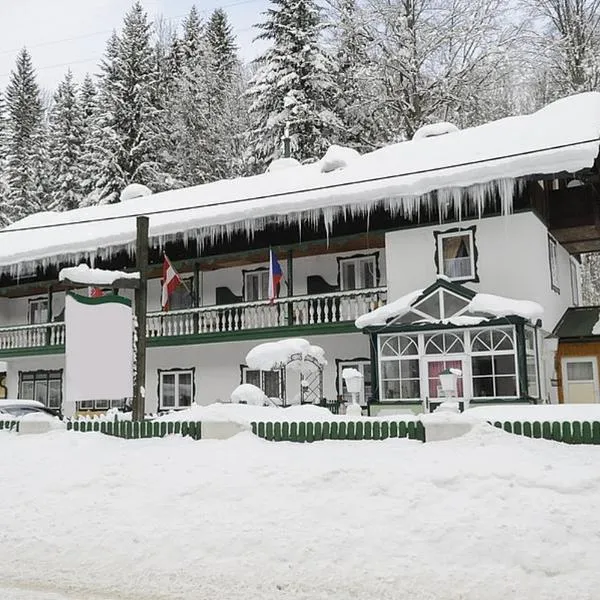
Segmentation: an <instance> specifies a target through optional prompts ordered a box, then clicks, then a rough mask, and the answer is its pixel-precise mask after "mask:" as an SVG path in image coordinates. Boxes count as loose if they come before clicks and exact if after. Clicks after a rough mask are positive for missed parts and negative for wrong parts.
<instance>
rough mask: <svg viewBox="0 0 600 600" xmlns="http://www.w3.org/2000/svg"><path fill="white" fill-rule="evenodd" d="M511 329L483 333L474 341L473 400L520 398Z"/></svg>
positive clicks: (473, 338)
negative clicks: (518, 396)
mask: <svg viewBox="0 0 600 600" xmlns="http://www.w3.org/2000/svg"><path fill="white" fill-rule="evenodd" d="M514 348H515V345H514V339H513V332H512V330H511V329H484V330H482V331H479V332H473V335H472V338H471V353H472V356H471V371H472V374H473V397H474V398H507V397H511V398H512V397H515V396H517V366H516V356H515V349H514Z"/></svg>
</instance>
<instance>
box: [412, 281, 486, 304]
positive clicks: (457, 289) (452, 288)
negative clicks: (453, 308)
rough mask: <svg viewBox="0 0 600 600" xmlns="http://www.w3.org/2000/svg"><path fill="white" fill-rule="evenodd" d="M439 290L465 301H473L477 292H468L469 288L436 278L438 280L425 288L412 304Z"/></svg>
mask: <svg viewBox="0 0 600 600" xmlns="http://www.w3.org/2000/svg"><path fill="white" fill-rule="evenodd" d="M440 288H444V289H445V290H448V291H449V292H453V293H455V294H456V295H457V296H462V297H463V298H464V299H465V300H473V298H474V297H475V295H476V294H477V292H474V291H473V290H470V289H469V288H467V287H465V286H464V285H461V284H460V283H458V282H455V281H446V279H443V278H441V277H438V279H436V280H435V281H434V282H433V283H432V284H431V285H430V286H429V287H427V288H425V289H424V290H423V293H422V294H421V295H420V296H419V297H418V298H417V299H416V300H415V301H414V303H413V304H416V303H417V302H419V301H420V300H423V299H425V298H426V297H427V296H429V295H430V294H431V293H432V292H435V291H437V290H439V289H440Z"/></svg>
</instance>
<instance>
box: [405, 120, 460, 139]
mask: <svg viewBox="0 0 600 600" xmlns="http://www.w3.org/2000/svg"><path fill="white" fill-rule="evenodd" d="M456 131H459V129H458V127H457V126H456V125H454V124H453V123H445V122H441V123H431V124H430V125H423V127H421V128H419V129H417V131H415V134H414V135H413V138H412V139H413V140H423V139H425V138H429V137H435V136H437V135H446V134H447V133H455V132H456Z"/></svg>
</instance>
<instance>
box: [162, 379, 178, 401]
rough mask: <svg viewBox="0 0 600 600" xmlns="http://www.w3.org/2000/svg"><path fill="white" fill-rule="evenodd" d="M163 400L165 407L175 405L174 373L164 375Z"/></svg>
mask: <svg viewBox="0 0 600 600" xmlns="http://www.w3.org/2000/svg"><path fill="white" fill-rule="evenodd" d="M161 400H162V405H163V406H165V407H168V408H170V407H173V406H175V375H174V374H173V373H163V375H162V389H161Z"/></svg>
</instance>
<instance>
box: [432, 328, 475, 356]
mask: <svg viewBox="0 0 600 600" xmlns="http://www.w3.org/2000/svg"><path fill="white" fill-rule="evenodd" d="M464 351H465V345H464V342H463V334H462V333H434V334H433V335H429V336H425V354H462V353H463V352H464Z"/></svg>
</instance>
